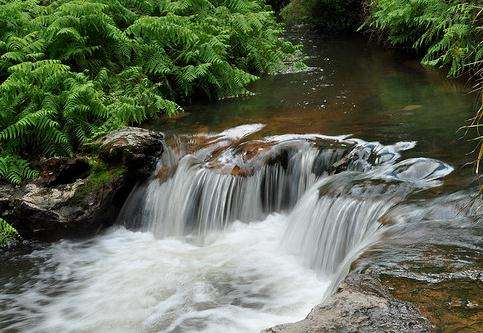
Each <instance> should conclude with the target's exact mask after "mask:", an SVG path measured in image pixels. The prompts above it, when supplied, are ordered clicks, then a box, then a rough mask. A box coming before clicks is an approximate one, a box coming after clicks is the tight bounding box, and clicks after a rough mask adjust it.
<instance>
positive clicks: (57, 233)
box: [0, 127, 163, 241]
mask: <svg viewBox="0 0 483 333" xmlns="http://www.w3.org/2000/svg"><path fill="white" fill-rule="evenodd" d="M162 139H163V135H162V134H161V133H158V132H153V131H149V130H146V129H141V128H133V127H129V128H126V129H122V130H119V131H116V132H114V133H111V134H109V135H107V136H105V137H104V138H102V139H100V140H99V141H98V142H97V143H98V145H99V150H98V153H92V154H90V155H88V156H82V157H77V158H75V159H70V160H69V159H66V158H55V159H48V160H43V161H41V162H40V165H39V168H40V170H41V178H40V179H38V180H37V181H36V182H35V183H31V184H27V185H25V186H22V187H14V186H12V185H0V217H2V218H4V219H5V220H6V221H8V223H10V224H11V225H12V226H13V227H14V228H15V229H17V231H18V232H19V234H20V235H21V236H22V237H23V238H24V239H33V240H40V241H55V240H58V239H60V238H63V237H79V236H84V235H89V234H93V233H96V232H98V231H99V230H101V229H102V228H105V227H106V226H109V225H111V224H112V223H113V222H114V221H115V218H116V216H117V214H118V212H119V210H120V207H121V206H122V204H123V203H124V201H125V199H126V198H127V196H128V195H129V193H130V192H131V190H132V188H133V187H134V185H135V184H136V183H137V182H138V181H140V180H142V179H143V178H145V177H147V176H148V175H149V174H150V172H151V171H152V169H153V167H154V164H155V161H156V160H157V157H159V155H160V154H161V153H162V151H163V144H162Z"/></svg>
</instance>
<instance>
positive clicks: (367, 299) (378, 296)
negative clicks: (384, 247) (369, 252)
mask: <svg viewBox="0 0 483 333" xmlns="http://www.w3.org/2000/svg"><path fill="white" fill-rule="evenodd" d="M323 332H431V325H430V323H429V321H428V320H427V319H426V318H424V317H423V316H422V315H421V313H420V312H419V310H417V309H416V308H415V307H414V306H413V305H411V304H410V303H407V302H403V301H400V300H398V299H396V298H394V297H392V296H391V295H390V294H389V293H388V291H387V290H386V289H385V287H384V286H383V285H382V284H381V283H380V282H379V281H378V280H377V279H375V278H374V277H371V276H370V275H366V274H359V273H356V272H353V273H352V274H350V275H349V276H348V277H347V278H346V279H345V280H344V282H342V284H341V285H340V287H339V289H338V290H337V292H336V293H335V294H334V295H333V296H331V297H330V298H329V299H328V300H327V301H326V302H325V303H324V304H321V305H318V306H316V307H315V308H313V309H312V311H311V312H310V313H309V315H308V316H307V318H305V319H304V320H301V321H299V322H296V323H291V324H282V325H278V326H275V327H272V328H268V329H266V330H264V331H263V333H323Z"/></svg>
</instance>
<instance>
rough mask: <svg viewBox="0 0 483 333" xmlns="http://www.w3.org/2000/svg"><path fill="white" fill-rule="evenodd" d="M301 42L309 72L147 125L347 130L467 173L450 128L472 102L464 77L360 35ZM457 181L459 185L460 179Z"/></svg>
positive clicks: (463, 150)
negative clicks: (409, 144) (405, 145)
mask: <svg viewBox="0 0 483 333" xmlns="http://www.w3.org/2000/svg"><path fill="white" fill-rule="evenodd" d="M302 42H303V43H304V45H305V52H306V53H307V55H308V59H306V60H305V62H306V64H307V65H308V66H310V67H311V70H309V71H307V72H302V73H294V74H285V75H277V76H273V77H269V78H263V79H261V80H259V81H258V82H256V83H255V84H253V85H252V86H251V91H252V92H253V93H255V96H250V97H244V98H237V99H229V100H224V101H220V102H216V103H208V104H198V105H194V106H190V107H187V108H185V109H186V114H183V115H181V116H179V117H177V118H175V119H166V120H162V121H159V122H157V123H155V124H151V126H152V127H153V128H157V129H160V130H162V131H165V132H167V133H180V132H181V133H192V132H204V131H220V130H223V129H225V128H228V127H233V126H237V125H240V124H246V123H263V124H266V128H265V130H264V131H263V132H262V133H261V134H263V135H267V134H283V133H322V134H326V135H341V134H353V135H354V136H355V137H357V138H361V139H364V140H377V141H380V142H381V143H393V142H397V141H417V146H416V148H415V149H412V150H411V151H410V152H409V154H408V155H407V156H424V157H432V158H436V159H440V160H443V161H445V162H447V163H450V164H452V165H453V166H454V167H455V168H456V169H458V170H457V172H456V173H455V174H456V175H459V176H462V175H463V174H464V175H468V174H470V173H471V168H468V169H467V170H466V171H465V170H461V168H462V167H463V166H464V165H465V163H467V162H468V161H470V160H471V157H472V156H471V155H470V156H469V155H468V153H469V152H470V151H471V150H472V146H471V145H470V144H469V143H468V142H467V140H468V138H462V136H463V133H462V132H459V133H458V132H457V130H458V128H459V127H461V126H462V125H464V124H465V123H466V120H467V119H468V118H470V117H471V116H472V114H473V112H474V110H475V103H476V98H475V96H474V95H471V94H469V89H468V88H467V87H466V86H465V84H464V82H461V81H456V80H449V79H447V78H446V77H445V75H444V73H442V72H439V71H435V70H430V69H426V68H424V67H423V66H421V65H420V64H419V63H418V62H417V60H415V59H413V58H411V57H409V58H408V55H405V54H403V53H401V52H397V51H394V50H386V49H384V48H382V47H380V46H377V45H374V44H370V43H368V42H367V41H366V40H365V39H362V38H361V37H352V38H344V39H341V40H324V39H321V38H310V37H305V38H303V39H302ZM449 181H450V182H451V178H450V180H449ZM459 181H462V180H461V179H458V180H455V182H459ZM463 182H464V185H463V186H467V185H468V178H467V179H466V180H465V181H463Z"/></svg>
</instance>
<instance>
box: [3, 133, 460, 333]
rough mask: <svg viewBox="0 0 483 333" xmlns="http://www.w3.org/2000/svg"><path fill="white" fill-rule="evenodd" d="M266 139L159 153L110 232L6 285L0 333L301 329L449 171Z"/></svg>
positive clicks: (382, 155)
mask: <svg viewBox="0 0 483 333" xmlns="http://www.w3.org/2000/svg"><path fill="white" fill-rule="evenodd" d="M262 128H263V125H260V124H255V125H244V126H239V127H236V128H232V129H229V130H226V131H224V132H222V133H219V134H212V135H208V134H206V135H197V136H190V137H179V138H177V139H176V140H175V142H174V143H173V144H170V146H168V145H166V147H165V152H164V154H163V157H162V158H161V159H160V161H159V163H158V166H157V169H156V171H155V172H154V174H153V177H152V178H151V179H149V180H148V181H147V182H146V183H143V184H139V185H138V187H137V188H136V189H135V190H134V191H133V192H132V193H131V195H130V197H129V198H128V200H127V202H126V204H125V205H124V207H123V209H122V211H121V213H120V216H119V218H118V222H117V225H116V226H115V227H114V228H112V229H111V230H109V231H108V232H106V233H105V234H104V235H102V236H99V237H97V238H94V239H92V240H88V241H84V242H72V241H63V242H60V243H57V244H54V245H52V246H50V247H48V248H45V249H42V250H39V251H34V252H33V253H31V254H28V255H27V256H28V257H29V258H30V259H31V260H42V261H43V263H44V264H43V268H42V269H41V270H40V271H38V272H35V274H33V275H34V276H35V278H33V279H30V280H28V281H26V282H25V283H24V284H23V285H22V288H21V291H20V292H19V291H18V290H17V291H16V290H14V288H13V287H12V288H9V286H6V290H7V292H6V293H3V294H1V295H0V297H1V298H0V304H2V303H10V304H14V306H12V307H10V308H8V309H3V308H2V307H0V319H1V320H0V322H2V321H3V324H2V325H3V327H5V328H7V329H12V330H22V331H30V332H56V331H62V332H110V331H115V332H140V331H141V332H256V331H259V330H260V329H263V328H265V327H269V326H272V325H275V324H279V323H284V322H293V321H296V320H300V319H302V318H303V317H305V316H306V314H307V313H308V312H309V310H310V309H311V308H312V307H313V306H314V305H316V304H317V303H319V302H320V301H322V299H323V295H324V293H330V292H331V291H332V290H333V288H334V286H335V285H336V284H337V282H338V281H340V279H341V278H342V277H343V276H344V274H345V273H346V272H347V271H348V267H349V265H350V263H351V262H352V261H353V260H354V259H355V258H356V257H357V255H358V254H359V253H360V252H361V251H362V250H364V249H365V248H367V246H369V245H371V244H373V243H374V242H377V240H378V239H379V236H380V234H381V230H383V229H384V227H383V223H382V222H383V219H384V216H385V215H386V214H387V213H388V212H389V211H390V210H391V209H393V208H394V207H396V206H397V205H398V204H399V203H401V202H402V201H404V200H405V199H406V198H407V197H408V196H409V195H410V194H412V193H415V192H418V191H422V190H424V189H427V188H429V187H433V186H438V185H440V184H441V182H440V179H441V178H442V177H444V176H446V175H447V174H449V173H450V172H452V170H453V169H452V168H451V167H450V166H449V165H447V164H445V163H443V162H440V161H437V160H433V159H428V158H413V159H407V160H400V158H401V155H400V153H401V152H402V151H404V150H407V149H411V148H412V147H414V145H415V143H414V142H399V143H396V144H394V145H382V144H380V143H377V142H365V141H362V140H359V139H354V138H351V137H348V136H340V137H328V136H323V135H318V134H313V135H280V136H271V137H264V138H261V139H250V137H251V136H254V135H255V133H256V132H258V131H259V130H261V129H262ZM19 318H21V319H19ZM1 327H2V326H0V328H1Z"/></svg>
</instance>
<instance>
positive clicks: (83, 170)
mask: <svg viewBox="0 0 483 333" xmlns="http://www.w3.org/2000/svg"><path fill="white" fill-rule="evenodd" d="M37 168H38V169H40V179H39V181H38V182H40V183H42V184H45V185H49V186H55V185H61V184H69V183H72V182H74V181H75V180H76V179H84V178H86V177H87V176H89V173H90V168H91V167H90V165H89V161H88V159H87V158H85V157H76V158H67V157H52V158H48V159H44V160H41V161H40V162H39V163H37Z"/></svg>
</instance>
